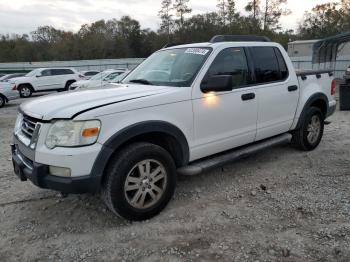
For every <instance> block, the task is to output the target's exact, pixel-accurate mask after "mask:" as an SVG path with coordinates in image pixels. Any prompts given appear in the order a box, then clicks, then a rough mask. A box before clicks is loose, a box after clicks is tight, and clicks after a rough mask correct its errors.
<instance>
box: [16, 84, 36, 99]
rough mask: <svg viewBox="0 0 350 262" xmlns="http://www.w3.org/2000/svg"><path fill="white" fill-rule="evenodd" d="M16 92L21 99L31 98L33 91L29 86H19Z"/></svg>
mask: <svg viewBox="0 0 350 262" xmlns="http://www.w3.org/2000/svg"><path fill="white" fill-rule="evenodd" d="M18 91H19V94H20V96H21V97H23V98H27V97H31V96H32V94H33V90H32V88H31V86H29V85H21V86H20V87H19V88H18Z"/></svg>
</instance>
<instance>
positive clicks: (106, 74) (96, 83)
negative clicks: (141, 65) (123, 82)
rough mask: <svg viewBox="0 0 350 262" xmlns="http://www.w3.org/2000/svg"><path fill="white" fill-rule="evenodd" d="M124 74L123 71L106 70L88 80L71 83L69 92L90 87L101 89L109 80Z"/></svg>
mask: <svg viewBox="0 0 350 262" xmlns="http://www.w3.org/2000/svg"><path fill="white" fill-rule="evenodd" d="M124 72H125V69H116V70H114V69H108V70H105V71H103V72H101V73H99V74H97V75H94V76H93V77H91V78H90V80H80V81H77V82H75V83H72V84H71V85H70V87H69V90H76V89H79V88H91V87H101V86H103V85H104V84H106V83H108V82H109V81H110V80H111V79H114V78H115V77H116V76H119V75H121V74H123V73H124Z"/></svg>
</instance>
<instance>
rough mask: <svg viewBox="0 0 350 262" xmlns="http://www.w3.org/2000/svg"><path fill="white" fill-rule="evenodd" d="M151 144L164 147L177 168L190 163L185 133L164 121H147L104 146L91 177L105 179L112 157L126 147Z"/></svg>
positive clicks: (127, 129)
mask: <svg viewBox="0 0 350 262" xmlns="http://www.w3.org/2000/svg"><path fill="white" fill-rule="evenodd" d="M140 141H142V142H150V143H154V144H156V145H159V146H161V147H163V148H164V149H165V150H167V151H168V152H169V154H170V155H171V156H172V157H173V159H174V161H175V165H176V167H182V166H185V165H186V164H187V163H188V162H189V146H188V142H187V139H186V137H185V135H184V134H183V132H182V131H181V130H180V129H179V128H178V127H176V126H175V125H173V124H171V123H168V122H164V121H145V122H141V123H136V124H134V125H131V126H129V127H126V128H124V129H122V130H120V131H119V132H117V133H116V134H114V135H113V136H112V137H110V138H109V139H108V140H107V141H106V142H105V143H104V144H103V147H102V149H101V151H100V153H99V154H98V156H97V158H96V160H95V163H94V165H93V167H92V172H91V175H93V176H99V177H101V180H102V179H103V174H104V170H105V168H106V167H107V165H108V162H109V160H110V159H111V157H112V156H113V155H114V154H115V153H116V152H117V151H118V150H120V149H121V148H123V147H124V146H125V145H127V144H130V143H133V142H140Z"/></svg>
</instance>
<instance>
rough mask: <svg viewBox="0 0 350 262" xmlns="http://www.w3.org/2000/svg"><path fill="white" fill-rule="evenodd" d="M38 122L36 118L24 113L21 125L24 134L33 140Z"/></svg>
mask: <svg viewBox="0 0 350 262" xmlns="http://www.w3.org/2000/svg"><path fill="white" fill-rule="evenodd" d="M37 123H38V120H36V119H35V118H32V117H29V116H26V115H24V116H23V121H22V125H21V130H22V133H23V135H24V136H26V137H27V138H29V139H30V140H32V138H33V135H34V131H35V127H36V124H37Z"/></svg>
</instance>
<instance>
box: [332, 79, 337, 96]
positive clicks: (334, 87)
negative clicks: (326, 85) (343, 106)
mask: <svg viewBox="0 0 350 262" xmlns="http://www.w3.org/2000/svg"><path fill="white" fill-rule="evenodd" d="M336 90H337V82H336V81H335V79H333V81H332V85H331V95H332V96H334V95H335V92H336Z"/></svg>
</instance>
